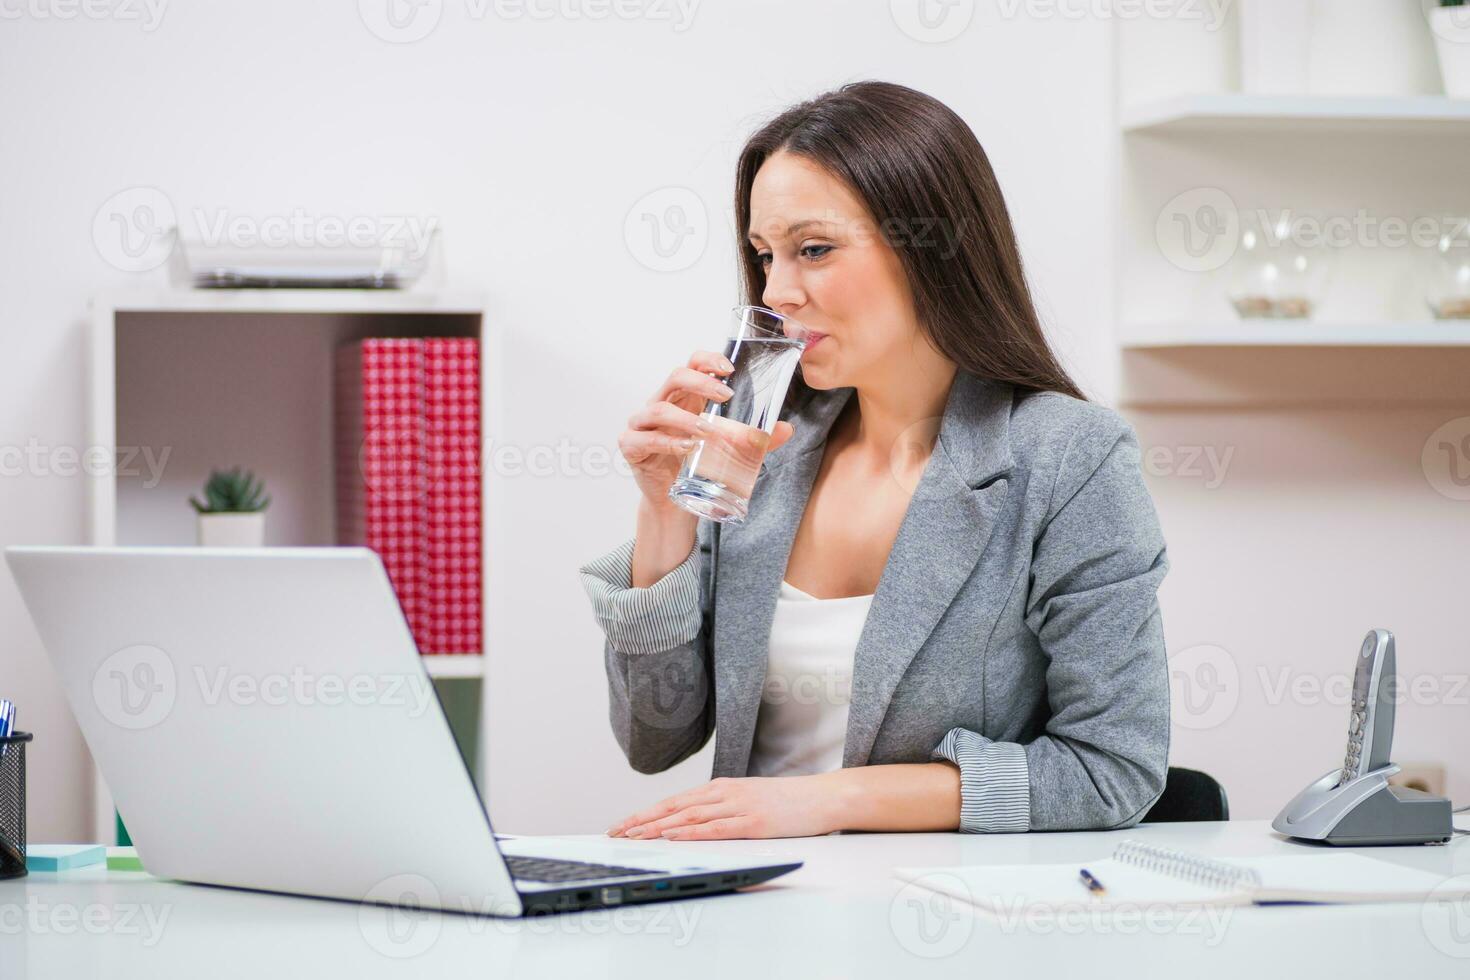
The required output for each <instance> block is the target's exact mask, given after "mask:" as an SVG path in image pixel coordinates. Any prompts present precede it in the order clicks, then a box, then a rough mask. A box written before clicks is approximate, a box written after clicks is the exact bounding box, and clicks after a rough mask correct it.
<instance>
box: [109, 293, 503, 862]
mask: <svg viewBox="0 0 1470 980" xmlns="http://www.w3.org/2000/svg"><path fill="white" fill-rule="evenodd" d="M91 319H92V322H91V336H90V351H89V362H90V364H89V373H90V378H89V390H90V405H89V406H88V426H87V428H88V436H87V442H88V446H87V448H88V451H89V452H90V453H92V454H93V458H101V459H109V458H110V459H114V460H116V465H115V466H111V467H96V466H94V467H92V468H91V469H92V472H89V473H88V475H87V480H88V486H89V494H88V500H89V503H88V508H89V509H88V515H87V517H88V520H87V531H88V540H89V542H90V543H91V544H93V545H99V546H110V545H122V546H126V545H193V544H194V543H195V540H196V539H195V524H194V512H193V510H192V509H191V508H190V507H189V505H188V502H187V500H188V496H189V494H191V493H194V492H197V490H198V488H199V487H200V486H202V485H203V482H204V480H205V478H206V477H207V476H208V473H209V470H210V469H211V468H212V467H214V468H218V467H225V466H234V465H240V466H244V467H247V468H249V469H252V470H254V471H255V472H256V473H257V474H258V475H260V476H261V477H262V478H263V479H264V480H265V482H266V484H267V487H268V490H269V492H270V494H271V498H272V500H271V504H270V508H269V510H268V512H267V515H266V532H265V535H266V536H265V542H266V544H267V545H274V546H330V545H334V544H337V543H338V542H337V541H336V540H335V520H334V518H335V511H334V508H335V496H336V495H335V482H334V470H333V466H334V462H333V455H334V434H335V433H334V426H333V408H334V405H333V368H334V358H335V355H336V351H337V349H338V348H339V347H340V346H342V345H343V344H346V343H350V342H352V341H355V340H360V339H364V338H369V337H465V338H475V339H477V340H479V342H480V422H481V428H480V439H481V444H482V445H487V444H490V442H491V440H493V439H495V438H496V436H497V430H496V427H497V426H498V425H499V424H500V420H501V418H502V413H501V412H500V411H499V406H498V395H499V385H497V384H495V383H494V382H493V378H494V377H495V376H496V374H497V373H498V372H499V370H500V358H499V356H498V349H497V346H496V338H495V335H494V334H493V333H492V332H490V331H488V330H487V329H486V324H485V304H484V300H483V298H482V297H481V296H479V295H477V294H472V293H451V292H415V291H403V292H399V291H388V290H383V291H372V290H332V289H311V290H182V289H178V290H175V289H160V290H152V291H129V292H121V293H107V294H103V295H99V296H98V297H96V298H95V299H94V300H93V302H92V304H91ZM492 493H493V489H492V488H491V487H489V486H486V485H485V483H484V482H483V480H482V483H481V499H480V506H481V542H480V545H481V552H480V554H481V565H482V569H483V570H484V573H485V574H488V570H489V563H488V561H487V558H488V556H489V554H490V553H491V552H492V549H490V548H489V547H488V542H489V540H490V538H491V536H492V535H493V533H494V532H493V527H492V523H491V521H490V520H489V516H490V510H489V508H488V506H487V501H488V500H489V498H490V496H491V494H492ZM481 593H482V594H481V622H482V636H484V635H485V633H484V632H483V630H484V629H486V628H488V626H489V623H490V616H489V615H488V613H487V609H486V603H485V595H486V594H488V589H487V588H486V587H485V586H484V575H482V588H481ZM482 645H485V644H484V643H483V642H482ZM484 657H485V651H484V650H480V651H478V652H477V653H464V654H456V655H451V656H426V657H424V663H425V666H426V668H427V669H428V672H429V674H430V676H431V677H432V678H433V679H434V684H435V687H436V689H437V690H438V692H439V695H440V699H441V701H442V702H443V704H444V706H445V709H446V712H447V713H448V714H449V718H450V724H451V725H452V726H453V727H454V730H455V736H456V739H457V740H458V741H459V744H460V748H461V750H462V751H463V752H464V753H465V757H466V759H467V761H469V762H470V765H471V769H472V772H474V774H475V777H476V779H477V780H478V781H479V782H480V785H482V786H483V785H484V781H483V773H482V766H483V757H484V753H483V752H482V751H481V744H482V738H481V717H482V712H481V704H482V696H483V695H482V678H483V676H484ZM94 822H95V830H96V835H97V839H99V840H107V841H111V840H113V839H114V835H115V830H114V828H115V820H114V811H113V802H112V797H111V793H110V792H109V791H108V789H107V787H106V785H105V783H104V782H103V781H102V780H101V778H100V776H98V777H97V778H96V790H95V805H94Z"/></svg>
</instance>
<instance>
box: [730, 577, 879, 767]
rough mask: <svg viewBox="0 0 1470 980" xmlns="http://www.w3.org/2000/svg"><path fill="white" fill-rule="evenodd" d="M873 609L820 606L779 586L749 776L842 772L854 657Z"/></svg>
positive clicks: (863, 601) (854, 599)
mask: <svg viewBox="0 0 1470 980" xmlns="http://www.w3.org/2000/svg"><path fill="white" fill-rule="evenodd" d="M872 602H873V597H872V596H871V595H858V596H848V597H845V598H841V599H818V598H817V597H816V596H812V595H808V594H807V593H805V592H803V591H801V590H800V589H798V588H797V587H796V586H794V585H792V584H791V583H789V582H786V581H783V582H782V583H781V593H780V595H778V596H777V597H776V616H775V618H774V619H773V620H772V621H771V642H770V655H769V659H768V662H767V665H766V684H765V688H764V690H763V691H762V692H761V707H760V714H758V715H757V716H756V722H755V741H754V744H753V745H752V747H751V751H750V767H749V770H748V771H749V773H750V775H752V776H803V775H807V774H809V773H814V772H832V771H835V770H837V769H841V768H842V749H843V746H844V745H845V744H846V742H847V708H848V703H849V700H850V698H851V696H852V662H853V654H854V653H855V652H856V650H857V643H858V637H859V636H860V635H861V634H862V631H863V623H864V622H866V621H867V618H868V607H869V606H870V605H872Z"/></svg>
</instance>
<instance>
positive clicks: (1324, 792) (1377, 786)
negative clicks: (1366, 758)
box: [1271, 763, 1454, 847]
mask: <svg viewBox="0 0 1470 980" xmlns="http://www.w3.org/2000/svg"><path fill="white" fill-rule="evenodd" d="M1398 771H1399V767H1398V766H1396V765H1394V764H1392V763H1390V764H1389V765H1386V766H1383V767H1382V768H1380V769H1375V770H1373V771H1372V772H1368V773H1364V774H1363V775H1361V776H1359V777H1358V778H1357V779H1353V780H1349V781H1348V782H1346V783H1341V784H1339V783H1338V781H1337V780H1338V778H1339V776H1340V775H1341V773H1342V770H1341V769H1334V770H1332V771H1331V772H1329V773H1327V775H1325V776H1323V777H1322V778H1321V779H1319V780H1317V781H1316V782H1314V783H1313V784H1312V785H1310V786H1308V787H1307V788H1306V789H1304V790H1302V791H1301V792H1300V793H1298V794H1297V795H1296V797H1295V798H1294V799H1293V800H1292V801H1291V802H1290V803H1288V804H1287V805H1286V807H1285V809H1283V810H1282V811H1281V812H1280V813H1278V814H1277V815H1276V819H1275V820H1273V821H1271V829H1273V830H1275V831H1276V832H1278V833H1282V834H1285V835H1287V836H1288V837H1295V838H1297V839H1298V840H1309V841H1318V842H1320V843H1323V844H1336V845H1339V846H1343V847H1362V846H1370V845H1381V844H1443V843H1444V842H1445V841H1448V840H1449V839H1450V838H1451V837H1453V836H1454V819H1453V816H1452V814H1451V812H1450V801H1449V800H1447V799H1445V798H1444V797H1441V796H1432V795H1430V794H1429V793H1423V792H1420V791H1419V790H1416V789H1410V788H1408V787H1407V786H1390V785H1389V782H1388V777H1390V776H1392V775H1393V774H1394V773H1396V772H1398Z"/></svg>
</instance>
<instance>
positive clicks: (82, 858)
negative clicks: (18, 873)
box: [26, 844, 107, 871]
mask: <svg viewBox="0 0 1470 980" xmlns="http://www.w3.org/2000/svg"><path fill="white" fill-rule="evenodd" d="M105 860H107V849H106V848H104V847H103V846H102V845H101V844H31V845H29V846H28V847H27V848H26V870H28V871H69V870H71V869H72V868H85V867H88V866H89V865H93V864H101V863H102V862H103V861H105Z"/></svg>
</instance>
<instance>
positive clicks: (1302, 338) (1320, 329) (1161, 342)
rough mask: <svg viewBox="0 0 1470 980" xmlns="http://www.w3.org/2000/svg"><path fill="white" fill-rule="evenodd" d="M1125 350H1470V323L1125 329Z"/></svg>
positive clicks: (1247, 323) (1265, 323) (1253, 323)
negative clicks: (1304, 348)
mask: <svg viewBox="0 0 1470 980" xmlns="http://www.w3.org/2000/svg"><path fill="white" fill-rule="evenodd" d="M1119 342H1120V343H1121V344H1122V346H1123V348H1124V349H1125V350H1139V349H1145V348H1163V347H1470V320H1426V321H1423V322H1418V323H1413V322H1405V323H1350V324H1344V323H1314V322H1305V323H1303V322H1297V321H1293V320H1241V321H1236V322H1233V323H1231V322H1227V323H1133V324H1123V325H1122V327H1121V328H1120V330H1119Z"/></svg>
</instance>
